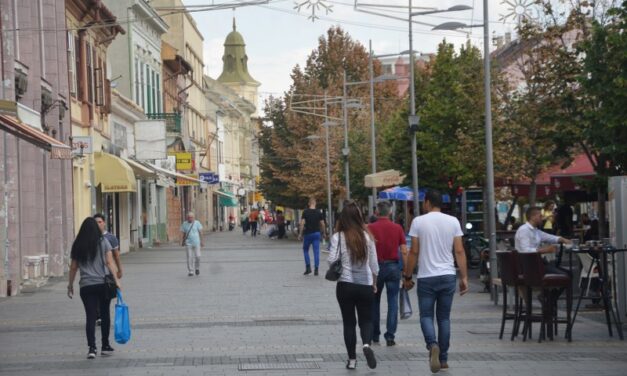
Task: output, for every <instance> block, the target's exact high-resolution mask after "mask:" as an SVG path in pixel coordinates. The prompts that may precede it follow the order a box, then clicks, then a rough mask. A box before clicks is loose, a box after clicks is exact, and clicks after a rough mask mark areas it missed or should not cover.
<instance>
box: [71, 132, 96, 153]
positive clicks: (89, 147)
mask: <svg viewBox="0 0 627 376" xmlns="http://www.w3.org/2000/svg"><path fill="white" fill-rule="evenodd" d="M93 152H94V145H93V142H92V140H91V137H90V136H73V137H72V154H74V155H83V154H91V153H93Z"/></svg>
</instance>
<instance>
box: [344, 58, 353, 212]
mask: <svg viewBox="0 0 627 376" xmlns="http://www.w3.org/2000/svg"><path fill="white" fill-rule="evenodd" d="M342 87H343V90H344V92H343V96H342V108H343V111H344V148H343V149H342V155H343V156H344V175H345V177H346V199H347V200H350V199H351V187H350V174H349V171H350V169H349V166H348V156H349V155H350V149H349V148H348V108H346V105H347V102H348V101H347V99H346V69H345V70H344V83H343V85H342Z"/></svg>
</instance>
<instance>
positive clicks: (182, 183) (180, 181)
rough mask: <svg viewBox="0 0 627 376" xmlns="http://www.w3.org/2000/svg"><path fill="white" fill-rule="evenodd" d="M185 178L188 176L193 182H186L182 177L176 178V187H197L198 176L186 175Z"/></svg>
mask: <svg viewBox="0 0 627 376" xmlns="http://www.w3.org/2000/svg"><path fill="white" fill-rule="evenodd" d="M187 176H189V177H190V178H192V179H194V180H191V179H190V180H187V179H185V178H182V177H178V176H177V177H176V185H178V186H179V187H180V186H192V185H198V175H197V174H188V175H187Z"/></svg>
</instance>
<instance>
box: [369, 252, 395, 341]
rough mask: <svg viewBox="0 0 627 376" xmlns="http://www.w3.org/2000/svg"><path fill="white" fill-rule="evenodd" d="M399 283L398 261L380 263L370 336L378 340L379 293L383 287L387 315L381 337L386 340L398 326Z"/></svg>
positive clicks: (379, 318) (391, 337) (379, 328)
mask: <svg viewBox="0 0 627 376" xmlns="http://www.w3.org/2000/svg"><path fill="white" fill-rule="evenodd" d="M400 285H401V269H400V264H399V263H398V262H395V263H390V262H388V263H380V264H379V275H378V276H377V294H376V295H375V301H374V305H373V308H374V311H373V314H372V321H373V324H372V325H373V334H372V338H373V339H374V340H375V341H379V336H380V335H381V327H380V321H381V294H382V293H383V287H384V286H385V289H386V290H387V294H386V295H387V297H388V316H387V320H386V326H385V327H386V332H385V334H384V335H383V337H384V338H385V339H386V340H393V339H394V335H395V334H396V327H397V326H398V292H399V290H400Z"/></svg>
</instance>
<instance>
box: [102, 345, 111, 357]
mask: <svg viewBox="0 0 627 376" xmlns="http://www.w3.org/2000/svg"><path fill="white" fill-rule="evenodd" d="M113 351H114V350H113V347H111V345H103V346H102V347H101V348H100V355H101V356H110V355H113Z"/></svg>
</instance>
